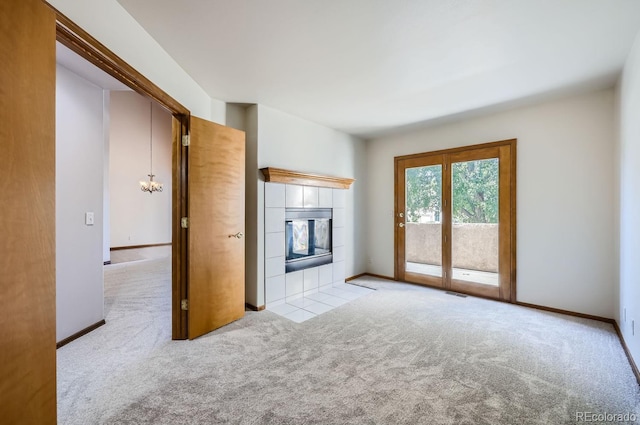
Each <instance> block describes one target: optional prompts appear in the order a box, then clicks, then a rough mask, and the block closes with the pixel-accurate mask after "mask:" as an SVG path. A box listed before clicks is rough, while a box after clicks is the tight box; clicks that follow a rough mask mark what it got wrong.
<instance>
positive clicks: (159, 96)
mask: <svg viewBox="0 0 640 425" xmlns="http://www.w3.org/2000/svg"><path fill="white" fill-rule="evenodd" d="M45 4H47V5H48V6H49V7H50V8H51V9H52V10H53V11H54V12H55V15H56V40H57V41H59V42H60V43H62V44H63V45H65V46H66V47H68V48H69V49H71V50H72V51H74V52H75V53H76V54H78V55H79V56H80V57H82V58H84V59H86V60H87V61H89V62H90V63H92V64H93V65H95V66H96V67H98V68H99V69H101V70H103V71H104V72H106V73H107V74H109V75H111V76H112V77H114V78H115V79H116V80H118V81H120V82H122V83H123V84H125V85H127V86H128V87H130V88H131V89H132V90H134V91H135V92H137V93H138V94H140V95H142V96H144V97H147V98H149V99H152V100H153V101H155V102H157V103H158V104H160V105H161V106H162V107H164V108H165V109H167V110H168V111H169V112H171V114H172V115H173V125H172V128H173V130H172V133H173V134H172V138H173V153H172V184H173V191H172V202H171V203H172V212H171V214H172V225H171V227H172V229H171V230H172V267H171V273H172V276H171V287H172V295H171V297H172V299H171V306H172V326H171V328H172V338H173V339H186V338H187V312H186V311H184V310H182V309H181V301H182V300H183V299H186V298H187V248H188V246H189V245H188V240H187V238H188V234H187V230H186V229H183V228H182V227H181V226H180V218H181V217H187V216H188V210H187V208H188V206H187V169H188V163H187V160H188V156H187V151H186V149H187V148H186V147H184V146H182V136H183V135H186V134H188V133H189V122H190V117H191V113H190V112H189V110H188V109H187V108H185V107H184V106H183V105H181V104H180V102H178V101H177V100H175V99H174V98H173V97H171V96H169V95H168V94H167V93H165V92H164V91H163V90H162V89H161V88H160V87H158V86H156V85H155V84H153V83H152V82H151V81H150V80H149V79H147V78H146V77H145V76H144V75H142V74H141V73H140V72H138V71H136V70H135V69H134V68H133V67H132V66H131V65H129V64H128V63H126V62H125V61H124V60H122V59H121V58H120V57H118V56H117V55H116V54H115V53H113V52H112V51H111V50H109V49H108V48H107V47H106V46H104V45H103V44H102V43H100V42H99V41H98V40H96V39H95V38H94V37H92V36H91V35H90V34H89V33H87V32H86V31H85V30H83V29H82V28H80V27H79V26H78V25H76V24H75V23H74V22H73V21H71V20H70V19H69V18H67V17H66V16H65V15H63V14H62V13H60V12H59V11H58V10H57V9H55V8H54V7H53V6H51V5H49V4H48V3H46V2H45Z"/></svg>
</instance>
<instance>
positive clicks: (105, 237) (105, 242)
mask: <svg viewBox="0 0 640 425" xmlns="http://www.w3.org/2000/svg"><path fill="white" fill-rule="evenodd" d="M110 102H111V93H110V92H109V91H108V90H105V91H104V100H103V102H102V111H103V114H102V116H103V121H102V132H103V137H102V139H103V143H104V148H103V159H104V161H103V163H102V169H103V173H102V214H103V227H102V261H103V262H104V263H105V264H106V263H110V262H111V249H110V248H111V213H110V211H109V210H110V209H111V208H110V200H109V198H110V195H109V155H110V154H109V126H110V122H111V120H110V117H109V109H110V108H109V103H110Z"/></svg>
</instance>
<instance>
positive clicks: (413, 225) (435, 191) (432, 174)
mask: <svg viewBox="0 0 640 425" xmlns="http://www.w3.org/2000/svg"><path fill="white" fill-rule="evenodd" d="M405 199H406V205H405V208H404V211H405V215H406V216H405V224H404V225H405V271H406V272H411V273H418V274H423V275H427V276H437V277H442V165H430V166H426V167H414V168H407V169H406V174H405Z"/></svg>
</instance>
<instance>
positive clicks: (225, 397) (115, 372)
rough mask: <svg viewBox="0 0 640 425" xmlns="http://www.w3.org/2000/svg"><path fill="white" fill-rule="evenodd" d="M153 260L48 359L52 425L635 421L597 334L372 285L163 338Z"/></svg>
mask: <svg viewBox="0 0 640 425" xmlns="http://www.w3.org/2000/svg"><path fill="white" fill-rule="evenodd" d="M169 267H170V266H169V262H168V260H153V261H143V262H135V263H128V264H123V265H117V266H111V267H110V268H108V270H107V272H106V279H105V288H106V296H107V311H108V313H107V317H106V320H107V324H106V325H105V326H102V327H101V328H99V329H97V330H96V331H94V332H92V333H90V334H88V335H86V336H85V337H83V338H81V339H79V340H77V341H75V342H72V343H71V344H69V345H67V346H65V347H63V348H61V349H59V350H58V415H59V423H60V424H62V425H66V424H83V425H86V424H509V425H512V424H563V423H573V422H575V419H576V412H585V411H586V412H594V413H605V412H606V413H610V414H611V413H627V412H628V413H635V414H637V415H638V416H639V417H640V411H639V410H640V404H639V400H640V392H639V390H638V386H637V383H636V381H635V378H634V376H633V374H632V372H631V368H630V366H629V364H628V362H627V360H626V357H625V355H624V352H623V350H622V348H621V346H620V344H619V341H618V339H617V337H616V334H615V332H614V330H613V328H612V327H611V325H608V324H605V323H600V322H594V321H590V320H584V319H578V318H572V317H565V316H562V315H558V314H553V313H546V312H541V311H536V310H531V309H527V308H523V307H518V306H513V305H509V304H505V303H498V302H492V301H487V300H482V299H477V298H473V297H467V298H460V297H456V296H451V295H447V294H445V293H444V292H441V291H436V290H431V289H427V288H421V287H417V286H412V285H405V284H398V283H394V282H387V281H382V280H377V279H366V278H364V279H358V281H357V283H358V284H361V285H363V286H370V287H374V288H376V289H378V290H377V291H375V292H372V294H370V295H367V296H364V297H362V298H360V299H357V300H355V301H353V302H351V303H349V304H346V305H344V306H341V307H339V308H336V309H334V310H332V311H329V312H327V313H324V314H322V315H320V316H318V317H315V318H313V319H311V320H308V321H306V322H304V323H301V324H297V323H294V322H291V321H289V320H287V319H285V318H282V317H280V316H278V315H276V314H274V313H271V312H268V311H263V312H257V313H256V312H247V315H246V317H245V318H244V319H242V320H239V321H237V322H235V323H233V324H231V325H228V326H226V327H224V328H222V329H220V330H218V331H216V332H213V333H211V334H209V335H206V336H204V337H202V338H199V339H197V340H194V341H170V304H169V302H170V289H171V288H170V273H169Z"/></svg>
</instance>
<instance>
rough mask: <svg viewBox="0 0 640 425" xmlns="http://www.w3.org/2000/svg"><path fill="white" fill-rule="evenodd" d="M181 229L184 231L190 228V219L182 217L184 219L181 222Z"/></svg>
mask: <svg viewBox="0 0 640 425" xmlns="http://www.w3.org/2000/svg"><path fill="white" fill-rule="evenodd" d="M180 227H182V228H183V229H188V228H189V217H182V219H181V220H180Z"/></svg>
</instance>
